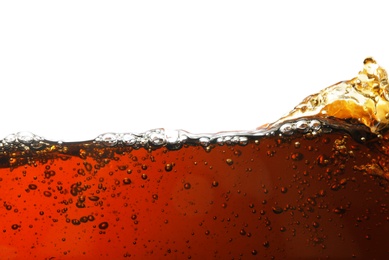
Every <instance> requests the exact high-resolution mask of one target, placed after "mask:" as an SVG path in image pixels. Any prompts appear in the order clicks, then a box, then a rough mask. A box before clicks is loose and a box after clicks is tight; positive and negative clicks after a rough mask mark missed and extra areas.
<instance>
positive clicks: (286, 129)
mask: <svg viewBox="0 0 389 260" xmlns="http://www.w3.org/2000/svg"><path fill="white" fill-rule="evenodd" d="M280 132H281V133H283V134H286V135H291V134H293V126H292V124H290V123H286V124H283V125H282V126H281V127H280Z"/></svg>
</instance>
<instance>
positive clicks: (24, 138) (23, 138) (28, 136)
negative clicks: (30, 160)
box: [16, 132, 35, 144]
mask: <svg viewBox="0 0 389 260" xmlns="http://www.w3.org/2000/svg"><path fill="white" fill-rule="evenodd" d="M34 137H35V135H34V134H33V133H30V132H19V133H17V134H16V138H17V139H18V141H19V142H21V143H23V144H30V143H32V141H34Z"/></svg>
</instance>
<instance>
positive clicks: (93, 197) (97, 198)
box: [88, 196, 100, 201]
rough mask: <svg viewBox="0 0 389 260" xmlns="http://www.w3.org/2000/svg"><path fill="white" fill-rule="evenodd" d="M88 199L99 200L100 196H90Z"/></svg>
mask: <svg viewBox="0 0 389 260" xmlns="http://www.w3.org/2000/svg"><path fill="white" fill-rule="evenodd" d="M88 199H90V200H91V201H98V200H99V199H100V198H99V197H98V196H89V197H88Z"/></svg>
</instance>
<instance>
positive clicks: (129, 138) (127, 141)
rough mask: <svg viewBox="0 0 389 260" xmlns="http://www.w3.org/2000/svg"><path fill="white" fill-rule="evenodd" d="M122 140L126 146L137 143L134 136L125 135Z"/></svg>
mask: <svg viewBox="0 0 389 260" xmlns="http://www.w3.org/2000/svg"><path fill="white" fill-rule="evenodd" d="M121 140H122V142H123V143H124V144H126V145H134V144H135V143H136V137H135V136H134V135H133V134H123V135H122V137H121Z"/></svg>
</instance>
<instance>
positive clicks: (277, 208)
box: [272, 206, 284, 214]
mask: <svg viewBox="0 0 389 260" xmlns="http://www.w3.org/2000/svg"><path fill="white" fill-rule="evenodd" d="M272 210H273V212H274V213H275V214H281V213H282V212H284V210H283V209H282V208H281V207H278V206H275V207H272Z"/></svg>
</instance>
